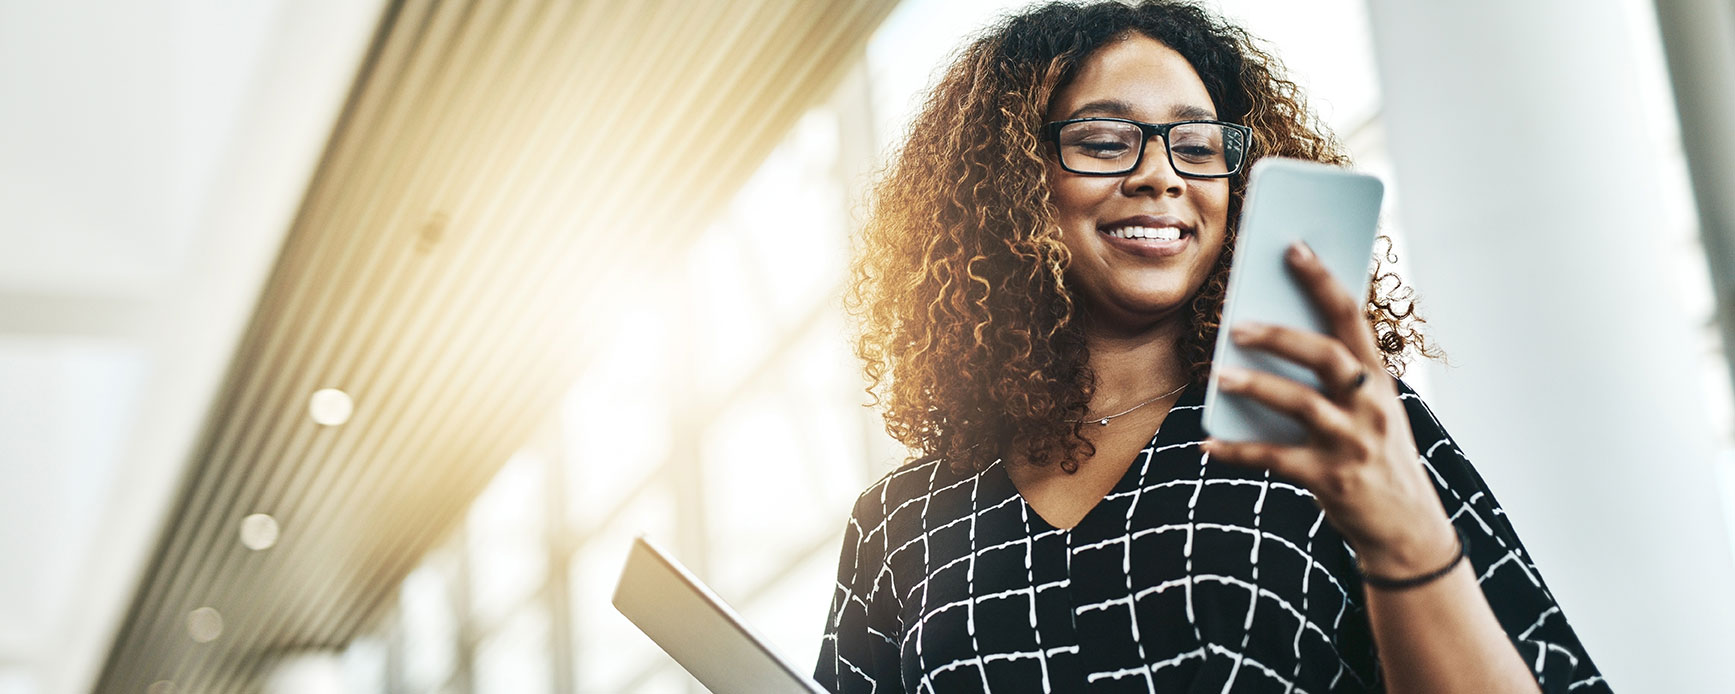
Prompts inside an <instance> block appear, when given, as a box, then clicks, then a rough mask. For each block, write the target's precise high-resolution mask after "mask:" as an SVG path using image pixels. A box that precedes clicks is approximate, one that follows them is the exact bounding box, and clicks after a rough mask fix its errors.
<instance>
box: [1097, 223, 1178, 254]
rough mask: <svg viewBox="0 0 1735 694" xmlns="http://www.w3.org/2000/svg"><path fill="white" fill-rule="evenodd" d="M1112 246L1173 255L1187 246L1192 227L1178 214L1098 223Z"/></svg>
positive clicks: (1136, 252)
mask: <svg viewBox="0 0 1735 694" xmlns="http://www.w3.org/2000/svg"><path fill="white" fill-rule="evenodd" d="M1097 232H1098V233H1101V234H1102V235H1103V239H1104V240H1105V241H1107V242H1108V245H1109V246H1110V247H1112V248H1116V249H1119V250H1121V251H1123V252H1126V253H1128V254H1131V255H1136V256H1141V257H1146V258H1161V257H1167V256H1172V255H1176V254H1178V253H1180V252H1181V251H1183V250H1186V248H1187V245H1188V244H1189V243H1190V242H1191V240H1192V238H1193V233H1194V229H1193V227H1192V226H1191V225H1189V224H1187V223H1185V222H1182V221H1181V219H1180V218H1179V217H1174V216H1170V215H1162V216H1158V217H1153V216H1150V215H1137V216H1133V217H1127V218H1125V219H1119V220H1116V221H1114V222H1110V223H1108V224H1103V225H1101V226H1098V227H1097Z"/></svg>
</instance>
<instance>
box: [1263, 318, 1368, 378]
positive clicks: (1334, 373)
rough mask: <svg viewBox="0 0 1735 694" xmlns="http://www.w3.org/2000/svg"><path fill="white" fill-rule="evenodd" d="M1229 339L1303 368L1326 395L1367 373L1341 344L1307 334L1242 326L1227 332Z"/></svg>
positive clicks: (1284, 328) (1282, 327)
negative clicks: (1314, 377)
mask: <svg viewBox="0 0 1735 694" xmlns="http://www.w3.org/2000/svg"><path fill="white" fill-rule="evenodd" d="M1229 336H1230V338H1231V339H1233V340H1235V344H1237V345H1240V346H1242V347H1248V348H1251V349H1257V350H1261V351H1264V352H1270V353H1271V354H1275V355H1277V356H1279V357H1282V358H1284V359H1288V360H1289V361H1292V362H1295V363H1297V364H1300V365H1302V366H1305V367H1307V368H1308V370H1310V371H1312V372H1313V373H1315V374H1317V375H1318V376H1319V382H1320V384H1321V385H1322V386H1323V387H1324V389H1325V391H1326V392H1327V393H1328V394H1333V393H1339V392H1343V391H1346V390H1348V389H1349V388H1350V384H1351V383H1354V382H1355V381H1356V378H1357V377H1358V376H1360V375H1363V374H1366V373H1367V366H1365V365H1364V364H1362V362H1361V360H1360V359H1359V358H1358V357H1357V356H1356V355H1355V353H1353V352H1351V351H1350V349H1349V347H1348V346H1346V345H1344V343H1343V341H1342V340H1339V339H1337V338H1335V337H1331V336H1329V335H1321V334H1319V333H1316V332H1313V331H1311V330H1298V329H1296V328H1291V327H1289V326H1285V325H1270V324H1266V323H1252V322H1245V323H1238V324H1236V325H1235V327H1233V328H1231V329H1230V330H1229Z"/></svg>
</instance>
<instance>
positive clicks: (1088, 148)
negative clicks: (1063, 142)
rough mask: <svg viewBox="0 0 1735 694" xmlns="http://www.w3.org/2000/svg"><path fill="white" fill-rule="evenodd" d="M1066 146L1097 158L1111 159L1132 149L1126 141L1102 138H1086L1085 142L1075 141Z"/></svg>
mask: <svg viewBox="0 0 1735 694" xmlns="http://www.w3.org/2000/svg"><path fill="white" fill-rule="evenodd" d="M1068 147H1071V148H1073V150H1074V151H1077V152H1079V153H1082V154H1085V155H1087V156H1092V157H1098V158H1102V159H1112V158H1115V157H1119V156H1121V155H1123V154H1126V153H1127V152H1128V151H1131V150H1132V147H1130V146H1128V145H1127V143H1125V142H1121V141H1120V140H1102V139H1098V140H1088V141H1085V142H1075V143H1072V144H1070V145H1068Z"/></svg>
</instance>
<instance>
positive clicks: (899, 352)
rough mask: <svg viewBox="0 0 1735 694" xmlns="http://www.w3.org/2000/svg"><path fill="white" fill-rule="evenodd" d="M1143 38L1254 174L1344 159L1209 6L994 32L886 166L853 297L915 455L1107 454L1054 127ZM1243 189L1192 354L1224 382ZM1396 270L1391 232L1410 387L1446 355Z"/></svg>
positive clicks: (863, 350)
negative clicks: (1167, 57) (1428, 363)
mask: <svg viewBox="0 0 1735 694" xmlns="http://www.w3.org/2000/svg"><path fill="white" fill-rule="evenodd" d="M1133 33H1137V34H1143V35H1145V36H1147V37H1150V38H1152V39H1155V40H1157V41H1159V42H1161V43H1163V44H1165V45H1167V46H1169V47H1170V48H1173V49H1175V50H1176V51H1177V52H1179V53H1180V54H1181V55H1183V56H1185V57H1186V58H1187V60H1188V61H1189V62H1190V63H1191V64H1192V66H1193V69H1194V70H1195V71H1196V72H1197V73H1198V74H1199V77H1200V78H1201V79H1202V80H1203V81H1204V83H1205V88H1206V90H1207V91H1208V92H1209V93H1210V95H1211V98H1212V100H1213V102H1214V103H1215V105H1216V107H1217V111H1218V114H1219V117H1221V118H1223V119H1224V120H1228V121H1231V122H1237V123H1242V124H1245V125H1247V126H1249V127H1251V128H1252V129H1253V142H1252V146H1251V150H1250V155H1249V162H1251V161H1253V160H1257V159H1258V158H1259V157H1263V156H1284V157H1295V158H1300V159H1309V160H1313V161H1319V162H1327V163H1331V164H1338V165H1345V164H1348V157H1347V156H1346V155H1345V154H1344V152H1343V148H1342V147H1341V145H1339V143H1338V142H1337V140H1336V139H1335V138H1334V137H1333V136H1332V135H1331V134H1330V133H1329V132H1328V131H1327V130H1326V129H1325V128H1324V127H1323V126H1322V125H1321V124H1320V123H1319V122H1318V120H1317V118H1315V117H1314V116H1313V114H1311V113H1310V112H1309V111H1308V109H1307V107H1306V104H1305V102H1304V100H1303V97H1302V95H1301V91H1300V89H1299V88H1298V87H1297V86H1296V85H1295V83H1294V82H1292V81H1290V80H1289V79H1288V78H1287V77H1286V75H1285V73H1284V70H1283V67H1282V64H1281V63H1280V62H1279V61H1278V60H1277V59H1276V58H1275V57H1273V56H1272V55H1271V54H1269V53H1267V52H1266V51H1264V50H1263V49H1261V48H1259V47H1258V46H1257V45H1255V42H1254V39H1253V38H1252V37H1251V36H1250V35H1248V34H1247V32H1245V31H1244V30H1242V29H1240V28H1238V27H1234V26H1231V25H1229V24H1227V23H1225V22H1223V21H1222V20H1220V19H1218V18H1216V17H1214V16H1212V15H1211V14H1210V13H1208V12H1207V11H1205V10H1204V9H1202V8H1200V7H1198V6H1195V5H1192V4H1186V3H1182V2H1145V3H1141V4H1137V5H1126V4H1121V3H1119V2H1103V3H1097V4H1082V5H1081V4H1072V3H1052V4H1047V5H1043V6H1040V7H1036V8H1034V9H1031V10H1029V11H1026V12H1024V13H1021V14H1018V15H1016V16H1012V17H1009V18H1006V19H1004V20H1002V21H1001V22H999V23H998V24H996V25H994V26H992V27H990V28H989V29H988V30H987V31H986V32H985V34H984V35H982V36H981V37H980V38H977V39H976V40H974V41H973V42H971V43H970V44H969V45H968V46H966V47H965V48H964V49H963V50H962V52H961V53H960V54H958V56H957V58H956V60H955V61H954V62H953V63H952V65H951V67H950V68H949V69H947V70H946V72H945V73H944V75H943V76H942V77H941V78H940V80H939V83H938V84H936V85H935V86H934V88H933V89H932V90H931V92H930V93H929V94H928V96H927V100H926V102H925V103H924V105H923V108H922V109H921V111H920V113H919V115H918V116H917V117H916V119H915V120H914V122H913V123H912V124H911V125H910V129H909V131H908V135H907V138H906V140H905V142H904V144H903V146H902V148H901V149H900V150H899V151H898V152H897V154H896V155H895V156H894V158H893V159H892V161H891V162H890V164H889V165H888V166H887V167H886V169H885V170H884V171H882V172H881V175H880V178H879V180H878V182H877V183H876V184H875V186H874V188H873V190H872V192H871V195H870V197H869V213H868V215H867V220H866V224H865V228H864V230H863V235H862V238H861V240H860V242H859V243H860V246H859V248H858V249H857V254H856V257H855V260H854V262H853V264H852V268H851V270H852V285H851V288H850V291H849V292H848V294H847V296H846V305H847V307H848V309H849V310H850V312H851V313H852V314H853V315H854V316H855V317H856V318H857V319H858V320H859V321H860V326H859V327H860V330H861V333H860V336H859V337H858V339H857V342H856V354H857V356H859V357H860V358H861V359H862V361H863V362H864V364H865V370H866V375H867V378H868V382H869V385H868V388H867V390H868V392H869V394H870V395H872V396H873V400H874V405H883V406H884V407H885V409H886V412H885V421H886V431H887V432H888V433H890V434H891V435H892V437H893V438H895V439H897V440H898V441H900V442H901V443H903V444H904V445H905V446H906V447H908V448H909V449H910V450H911V451H912V452H913V453H914V455H913V456H912V458H911V460H912V461H913V460H931V459H935V458H940V459H944V460H948V461H950V462H951V464H952V466H953V467H954V468H955V469H958V470H960V471H963V470H968V469H972V468H974V469H980V468H981V467H983V466H985V465H986V464H988V463H990V462H992V461H993V460H995V459H997V458H1003V457H1006V456H1007V455H1008V454H1014V453H1015V454H1017V455H1018V457H1020V458H1021V459H1023V460H1027V461H1031V462H1033V463H1035V464H1047V463H1051V462H1059V463H1060V465H1061V466H1062V467H1063V469H1065V470H1066V471H1067V472H1072V471H1074V470H1076V469H1077V465H1078V461H1079V460H1080V459H1081V458H1084V457H1089V456H1090V455H1092V454H1094V449H1093V448H1092V446H1091V445H1090V443H1089V442H1088V441H1087V440H1085V439H1084V438H1083V437H1082V436H1081V435H1080V432H1081V429H1082V427H1083V424H1081V423H1079V420H1081V419H1082V418H1083V416H1084V413H1085V411H1086V407H1087V405H1088V404H1089V402H1090V399H1091V395H1092V393H1093V392H1094V390H1095V388H1096V380H1095V376H1094V374H1093V373H1092V372H1091V370H1090V368H1089V366H1088V364H1089V352H1088V349H1087V347H1086V344H1085V339H1084V334H1083V332H1082V330H1081V329H1080V327H1079V323H1078V321H1076V320H1074V318H1075V312H1076V307H1075V306H1074V303H1073V298H1072V296H1071V295H1070V294H1069V292H1068V289H1067V285H1066V282H1065V273H1066V268H1067V264H1068V262H1069V256H1068V252H1067V249H1066V246H1065V245H1063V244H1062V242H1061V232H1060V229H1059V227H1058V225H1057V224H1056V222H1055V217H1056V210H1055V207H1054V205H1053V203H1052V202H1051V201H1050V198H1049V186H1048V180H1047V171H1048V169H1047V159H1048V157H1049V156H1050V154H1049V148H1048V146H1047V144H1046V143H1045V142H1044V141H1043V139H1042V138H1041V137H1040V135H1039V133H1040V132H1041V131H1042V127H1043V124H1044V121H1045V116H1046V113H1047V110H1048V105H1049V100H1050V98H1051V97H1052V96H1053V95H1054V94H1055V92H1056V91H1057V90H1058V89H1060V88H1061V87H1062V86H1064V85H1066V84H1067V83H1068V82H1069V80H1070V79H1071V78H1072V76H1073V75H1074V74H1075V72H1076V71H1077V70H1078V69H1079V68H1080V67H1081V65H1082V64H1083V63H1084V61H1085V60H1086V59H1087V58H1088V57H1089V56H1090V55H1091V54H1092V53H1093V52H1094V51H1096V50H1097V49H1098V48H1101V47H1102V46H1104V45H1105V44H1108V43H1109V42H1112V41H1114V40H1116V39H1118V38H1121V37H1124V36H1127V35H1129V34H1133ZM1245 170H1246V169H1245V168H1243V172H1245ZM1245 188H1246V180H1245V177H1244V174H1243V175H1239V176H1237V177H1235V178H1234V179H1232V180H1231V183H1230V202H1229V210H1228V212H1229V220H1230V228H1229V230H1228V236H1227V239H1226V242H1225V246H1224V250H1223V253H1222V256H1221V257H1220V258H1219V259H1218V262H1217V265H1216V267H1215V268H1214V269H1213V270H1212V274H1211V275H1210V277H1209V278H1208V279H1207V280H1206V282H1205V284H1204V286H1203V287H1202V288H1201V289H1200V290H1199V293H1198V294H1197V295H1196V296H1195V297H1194V299H1193V302H1192V309H1193V321H1192V322H1193V326H1194V329H1193V331H1192V333H1191V334H1190V335H1189V336H1188V337H1187V338H1186V339H1185V340H1184V341H1183V343H1182V349H1183V350H1184V354H1183V356H1184V357H1185V358H1186V359H1187V360H1188V363H1189V364H1190V365H1191V368H1190V378H1191V379H1192V382H1194V383H1203V382H1204V380H1205V378H1206V377H1207V374H1208V373H1209V369H1210V364H1211V353H1212V349H1213V346H1214V344H1215V342H1216V334H1217V326H1218V321H1219V319H1220V317H1221V314H1222V304H1223V292H1224V288H1225V287H1226V286H1227V283H1228V275H1229V265H1230V261H1231V255H1232V251H1231V249H1233V248H1234V242H1235V229H1234V223H1235V220H1237V219H1238V217H1239V210H1240V204H1241V200H1242V196H1243V194H1244V192H1245ZM1382 238H1383V237H1382ZM1395 260H1396V257H1395V256H1394V255H1393V254H1392V252H1391V247H1390V240H1389V239H1386V245H1385V248H1384V249H1382V251H1381V252H1380V253H1379V254H1377V256H1376V258H1375V281H1374V282H1373V284H1372V287H1371V288H1370V290H1369V293H1368V303H1367V307H1366V309H1367V316H1368V320H1369V322H1370V324H1371V325H1372V326H1373V327H1374V329H1375V334H1376V336H1377V342H1378V344H1379V347H1380V349H1381V350H1382V352H1383V355H1384V358H1385V363H1386V367H1387V369H1388V370H1389V371H1391V372H1392V374H1394V375H1402V374H1403V370H1404V365H1405V363H1406V360H1407V355H1408V353H1410V352H1416V353H1420V354H1423V355H1426V356H1437V353H1436V352H1435V351H1434V350H1433V348H1432V347H1431V346H1430V345H1429V344H1428V342H1427V340H1426V339H1425V337H1424V336H1423V334H1422V333H1421V331H1420V324H1421V323H1422V322H1423V321H1422V319H1421V318H1420V317H1418V316H1417V315H1416V314H1415V312H1414V308H1413V292H1411V291H1410V290H1409V288H1407V287H1404V286H1403V282H1402V280H1401V279H1399V278H1398V277H1397V275H1396V274H1394V273H1392V272H1390V271H1389V270H1387V269H1386V268H1385V263H1390V262H1394V261H1395ZM1069 420H1070V421H1069Z"/></svg>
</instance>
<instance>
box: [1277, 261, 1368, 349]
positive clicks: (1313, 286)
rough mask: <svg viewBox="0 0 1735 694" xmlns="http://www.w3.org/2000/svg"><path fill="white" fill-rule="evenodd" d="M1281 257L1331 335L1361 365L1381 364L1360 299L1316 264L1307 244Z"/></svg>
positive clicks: (1321, 265) (1320, 265) (1319, 264)
mask: <svg viewBox="0 0 1735 694" xmlns="http://www.w3.org/2000/svg"><path fill="white" fill-rule="evenodd" d="M1284 257H1285V258H1286V259H1287V260H1288V261H1289V268H1290V270H1291V271H1292V272H1294V273H1295V277H1296V279H1297V280H1298V281H1300V283H1301V287H1302V289H1303V290H1305V291H1306V292H1307V293H1308V295H1309V296H1311V297H1312V298H1313V305H1314V306H1316V307H1318V308H1319V310H1320V313H1321V314H1322V315H1324V317H1325V322H1326V325H1328V326H1330V327H1331V333H1332V334H1333V335H1336V336H1337V337H1338V338H1339V339H1341V340H1343V342H1344V344H1345V345H1347V346H1348V347H1349V349H1350V351H1351V352H1352V353H1354V354H1355V355H1356V358H1358V359H1360V360H1361V361H1362V363H1364V364H1371V365H1374V366H1376V367H1377V366H1378V365H1379V364H1380V363H1381V360H1380V355H1379V348H1378V347H1375V346H1374V332H1373V329H1372V328H1370V327H1368V322H1367V317H1366V316H1364V315H1363V314H1362V299H1361V297H1355V296H1350V293H1349V290H1348V289H1345V288H1344V286H1343V283H1342V282H1339V281H1337V278H1336V277H1333V276H1332V274H1331V271H1329V270H1327V269H1326V268H1325V265H1324V264H1322V263H1320V262H1319V256H1317V255H1314V253H1313V249H1311V248H1308V246H1307V244H1306V243H1303V242H1301V241H1296V242H1295V243H1293V244H1291V245H1290V246H1289V252H1288V253H1286V254H1284Z"/></svg>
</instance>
